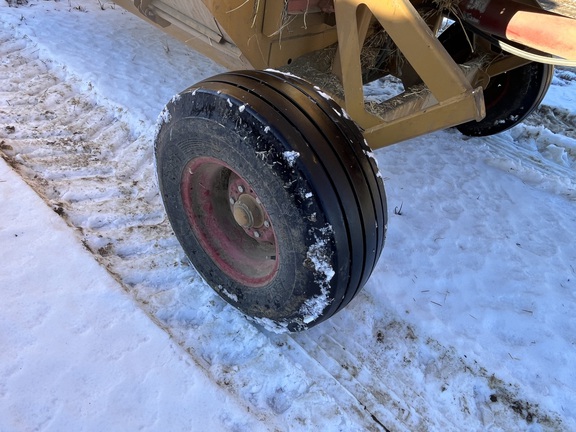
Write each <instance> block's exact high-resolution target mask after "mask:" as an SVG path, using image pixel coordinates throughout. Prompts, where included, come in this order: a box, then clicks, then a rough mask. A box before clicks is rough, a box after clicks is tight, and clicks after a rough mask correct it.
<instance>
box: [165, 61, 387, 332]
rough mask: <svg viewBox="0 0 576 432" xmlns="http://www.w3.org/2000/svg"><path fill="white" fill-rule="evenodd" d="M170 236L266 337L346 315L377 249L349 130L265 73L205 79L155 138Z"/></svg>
mask: <svg viewBox="0 0 576 432" xmlns="http://www.w3.org/2000/svg"><path fill="white" fill-rule="evenodd" d="M155 151H156V162H157V171H158V180H159V186H160V191H161V195H162V198H163V200H164V205H165V208H166V212H167V214H168V218H169V220H170V223H171V224H172V228H173V229H174V232H175V234H176V236H177V238H178V240H179V241H180V243H181V245H182V247H183V249H184V251H185V252H186V254H187V255H188V257H189V259H190V261H191V262H192V264H193V265H194V267H195V268H196V269H197V270H198V272H199V273H200V274H201V275H202V276H203V277H204V279H205V280H206V281H207V282H208V284H209V285H210V286H211V287H212V288H213V289H214V290H215V291H216V292H218V293H219V294H220V295H221V296H222V298H224V299H225V300H226V301H227V302H229V303H230V304H232V305H233V306H235V307H237V308H238V309H240V310H241V311H242V312H244V313H245V314H246V315H248V316H249V317H252V318H253V319H254V320H255V321H256V322H258V323H260V324H262V325H264V326H266V327H267V328H269V329H271V330H274V331H299V330H303V329H306V328H309V327H311V326H313V325H316V324H318V323H320V322H322V321H323V320H325V319H327V318H329V317H330V316H332V315H334V314H335V313H336V312H338V311H339V310H341V309H342V308H343V307H344V306H346V305H347V304H348V303H349V302H350V300H352V298H353V297H354V296H355V295H356V294H357V293H358V292H359V291H360V289H361V288H362V286H363V285H364V284H365V282H366V281H367V279H368V278H369V276H370V274H371V272H372V270H373V269H374V266H375V265H376V262H377V260H378V258H379V256H380V253H381V251H382V247H383V245H384V237H385V231H386V223H387V213H386V199H385V194H384V185H383V182H382V179H381V177H380V176H379V174H378V169H377V166H376V162H375V160H374V159H373V158H372V157H371V153H370V149H369V148H368V146H367V144H366V143H365V141H364V139H363V137H362V135H361V133H360V132H359V130H358V128H357V127H356V125H355V124H354V123H353V122H352V121H351V120H350V119H349V118H348V117H347V116H346V114H345V113H344V112H343V111H342V110H341V109H340V107H338V105H337V104H336V103H335V102H334V101H332V100H330V99H329V98H326V97H324V96H323V95H322V94H321V93H319V92H317V91H316V90H315V89H314V88H313V87H312V86H311V85H309V84H308V83H306V82H304V81H303V80H300V79H298V78H295V77H293V76H289V75H284V74H281V73H278V72H272V71H240V72H231V73H226V74H222V75H218V76H215V77H212V78H209V79H207V80H205V81H202V82H200V83H198V84H197V85H195V86H193V87H191V88H189V89H187V90H186V91H184V92H183V93H181V94H180V95H178V96H176V97H175V98H173V100H172V101H171V102H170V103H168V105H167V106H166V108H165V110H164V112H163V113H162V115H161V122H160V126H159V130H158V133H157V137H156V148H155Z"/></svg>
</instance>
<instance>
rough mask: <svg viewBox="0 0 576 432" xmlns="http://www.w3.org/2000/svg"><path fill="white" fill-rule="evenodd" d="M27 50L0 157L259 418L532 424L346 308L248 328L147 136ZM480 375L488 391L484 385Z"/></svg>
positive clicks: (395, 425)
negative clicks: (431, 393)
mask: <svg viewBox="0 0 576 432" xmlns="http://www.w3.org/2000/svg"><path fill="white" fill-rule="evenodd" d="M31 51H33V50H31V49H30V45H29V44H28V43H23V42H22V41H15V40H14V39H11V38H5V39H3V40H2V44H1V45H0V56H2V58H4V64H3V65H2V66H0V67H10V68H15V69H17V71H18V72H17V73H16V74H14V70H11V74H10V75H11V76H14V75H17V76H19V77H20V80H18V81H17V82H14V81H13V80H9V79H5V78H0V128H3V129H1V130H0V148H1V149H2V150H3V151H4V153H5V154H6V158H7V160H9V162H10V163H11V164H12V165H13V166H14V167H15V169H16V170H17V171H18V172H19V173H20V174H21V175H22V176H23V178H24V179H25V180H26V181H27V182H28V183H29V184H30V185H31V186H32V187H33V188H34V189H35V190H36V191H37V192H38V193H39V194H40V195H41V196H43V197H44V199H45V200H46V202H47V203H48V204H49V205H51V206H52V208H53V209H54V210H55V211H56V212H57V213H58V214H60V215H61V216H63V217H64V218H65V219H66V220H67V221H68V223H69V224H70V225H71V226H72V227H74V228H75V229H76V230H77V231H78V234H79V235H80V237H81V239H82V241H83V242H84V244H85V246H86V247H87V248H88V249H89V250H90V251H92V252H93V254H94V256H95V257H96V258H97V259H98V260H99V261H100V262H101V263H102V265H104V266H105V267H106V268H108V269H109V271H110V272H111V273H113V274H114V275H115V276H116V277H117V279H118V280H119V281H120V282H121V283H122V285H123V286H124V287H125V288H126V290H127V291H128V292H129V293H130V294H132V295H133V296H134V298H135V299H137V300H138V301H139V303H140V304H141V305H142V308H143V309H144V310H145V311H146V312H147V313H148V314H149V315H150V316H151V318H152V319H153V320H154V321H155V322H156V323H157V324H158V325H160V326H161V327H162V328H164V329H165V330H166V331H167V332H169V333H170V334H171V336H172V337H173V338H174V339H175V340H176V341H178V343H179V344H180V345H181V346H182V347H183V349H184V350H186V351H187V352H188V353H189V354H190V356H191V357H192V358H193V359H194V361H195V362H196V363H197V364H199V365H201V366H202V367H203V368H204V369H205V370H206V371H207V373H208V374H209V375H210V376H211V377H212V379H213V380H214V381H215V382H217V383H218V384H219V385H221V386H222V387H225V388H228V389H229V390H230V392H231V393H232V394H234V395H235V396H236V397H238V398H240V399H242V400H243V401H244V402H245V403H246V404H247V405H248V406H250V407H251V408H250V409H251V410H254V411H256V412H258V413H259V414H260V415H261V416H262V418H263V420H265V421H268V422H270V424H271V425H272V424H274V420H272V417H273V416H283V418H284V420H285V422H284V423H285V424H290V423H294V424H295V425H296V427H302V428H303V429H315V430H325V429H330V430H337V429H345V430H410V431H413V430H428V429H430V428H440V429H442V430H459V429H461V428H462V425H463V424H465V425H467V429H470V430H471V429H479V428H483V427H487V426H490V425H491V424H496V425H500V426H502V425H504V426H505V428H506V429H510V430H511V429H517V428H520V427H522V426H524V427H525V426H526V423H525V422H524V420H523V419H522V416H521V415H518V414H517V413H516V412H514V410H512V409H510V408H509V407H503V408H501V409H500V411H498V410H495V409H493V408H490V407H489V406H488V404H487V403H486V401H485V400H482V397H481V396H480V395H477V394H474V389H470V388H466V387H465V386H463V385H462V386H460V387H456V386H455V388H454V389H450V391H448V389H444V390H442V389H441V388H440V386H441V385H444V384H443V383H445V382H446V381H447V380H448V376H449V375H450V376H452V377H453V376H454V374H457V373H462V369H464V370H466V368H465V367H464V366H466V365H465V362H464V361H463V360H462V359H461V358H459V357H458V356H457V355H456V354H454V353H451V354H450V355H448V354H449V350H447V349H446V348H444V347H441V346H440V345H439V344H437V343H435V342H434V341H424V343H423V342H422V341H419V340H418V337H417V335H415V334H414V331H413V330H411V329H410V327H409V326H408V325H407V324H405V323H402V322H399V321H394V320H391V321H390V322H372V321H370V319H369V318H365V320H366V321H365V322H358V321H357V317H358V316H359V315H360V316H361V315H362V314H358V313H356V314H355V313H352V312H349V311H343V312H342V313H341V316H339V317H335V318H334V319H333V320H331V321H330V323H329V324H327V325H324V326H321V327H320V328H314V329H312V330H311V331H310V332H307V333H305V334H299V335H294V336H287V335H281V336H278V335H267V334H266V333H264V332H261V331H259V330H257V329H256V328H254V327H253V326H252V325H251V324H248V323H247V322H246V321H245V319H244V318H243V317H241V316H240V314H239V313H237V312H235V311H234V310H233V309H232V308H231V307H230V306H228V305H227V304H225V303H224V302H223V301H222V300H220V299H219V298H218V297H217V296H216V295H215V294H214V293H213V292H212V291H211V290H210V289H209V288H208V287H207V286H206V285H205V284H204V283H203V282H202V281H201V279H200V277H199V276H198V275H197V274H196V272H195V271H194V270H193V269H191V268H190V267H189V265H188V264H187V260H186V258H185V257H184V254H183V252H182V251H181V249H180V246H179V245H178V242H177V241H176V240H175V238H174V236H173V235H172V232H171V229H170V227H169V225H168V223H167V221H166V219H165V217H164V212H163V209H162V206H161V202H160V199H159V196H158V193H157V192H156V185H155V180H154V171H153V164H152V159H153V156H152V151H151V144H150V142H149V139H150V138H149V137H148V136H143V137H139V138H136V139H134V138H133V137H131V135H130V132H129V131H128V128H127V127H126V125H124V124H123V123H122V122H119V121H117V120H116V119H115V118H114V116H113V114H112V111H111V110H110V109H108V108H105V107H102V106H97V105H95V104H93V103H92V102H91V101H90V100H89V99H88V98H86V97H84V96H82V95H80V94H78V93H77V91H76V90H75V86H76V85H77V84H79V83H78V82H77V81H75V79H74V77H70V76H69V77H67V82H64V81H63V80H62V79H59V78H58V77H56V76H54V75H53V74H52V72H51V71H52V67H51V65H50V63H49V61H42V60H40V59H38V58H36V57H35V56H34V55H33V54H32V53H31ZM0 72H1V70H0ZM10 75H9V74H1V73H0V76H10ZM2 101H5V102H2ZM361 298H363V303H362V304H361V306H360V307H362V308H366V309H367V310H369V308H370V307H373V305H372V303H371V299H370V297H369V295H368V294H366V293H363V294H361ZM354 304H356V305H358V302H355V303H354ZM352 306H353V305H352ZM364 316H365V317H367V316H370V314H369V312H368V311H367V312H364ZM354 327H356V328H354ZM352 329H353V330H352ZM375 329H381V330H375ZM358 336H362V338H358ZM354 338H356V342H355V343H353V344H352V343H351V341H352V340H354ZM468 369H470V368H468ZM458 371H459V372H458ZM470 371H471V372H465V373H468V374H470V373H471V374H473V376H475V377H476V379H477V383H479V384H480V385H483V384H486V385H488V384H487V381H488V377H487V374H486V376H483V375H482V373H480V372H478V371H472V369H470ZM270 377H274V378H273V379H270ZM468 377H469V376H468ZM420 378H422V379H423V380H424V381H425V386H424V387H425V388H426V387H430V388H431V387H434V386H437V387H438V389H436V390H435V391H436V392H437V393H438V395H439V399H441V398H442V397H445V398H446V399H448V398H449V397H452V398H453V399H454V401H455V402H450V401H448V402H446V401H444V402H442V401H440V402H441V403H439V404H434V403H432V402H431V401H429V400H428V399H426V397H424V396H423V395H422V394H421V392H422V383H421V382H419V379H420ZM451 381H453V380H451ZM468 381H469V380H468ZM278 383H281V385H278ZM466 392H471V393H470V394H467V393H466ZM442 394H444V396H442ZM510 397H512V396H510ZM443 403H449V404H450V403H456V404H460V405H461V409H460V412H461V414H462V417H458V418H449V417H446V418H445V419H443V420H438V419H439V418H441V416H438V415H437V414H436V413H435V411H438V410H439V409H441V407H442V406H443V405H442V404H443ZM456 412H458V410H456ZM534 413H536V414H538V413H537V410H534ZM488 414H489V415H488ZM490 416H492V417H491V418H490ZM544 417H545V415H544V414H542V415H540V418H541V419H542V418H544ZM435 422H438V423H435Z"/></svg>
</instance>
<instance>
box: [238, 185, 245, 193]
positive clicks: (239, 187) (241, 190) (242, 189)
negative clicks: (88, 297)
mask: <svg viewBox="0 0 576 432" xmlns="http://www.w3.org/2000/svg"><path fill="white" fill-rule="evenodd" d="M238 192H240V193H242V192H244V186H242V185H238Z"/></svg>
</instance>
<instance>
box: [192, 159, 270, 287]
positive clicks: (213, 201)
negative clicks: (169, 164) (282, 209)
mask: <svg viewBox="0 0 576 432" xmlns="http://www.w3.org/2000/svg"><path fill="white" fill-rule="evenodd" d="M181 193H182V201H183V204H184V210H185V212H186V216H187V217H188V222H189V223H190V227H191V228H192V231H193V232H194V235H195V236H196V238H197V239H198V241H199V243H200V245H201V246H202V249H203V250H204V252H205V253H206V254H207V255H208V256H209V257H210V259H211V260H212V261H213V262H214V263H215V264H216V265H217V266H218V268H220V270H222V272H224V273H225V274H226V275H227V276H228V277H230V278H231V279H233V280H234V281H236V282H238V283H240V284H242V285H245V286H250V287H261V286H264V285H266V284H268V283H269V282H270V281H271V280H272V279H274V276H275V275H276V273H277V271H278V265H279V259H278V248H277V241H276V233H275V232H274V228H273V227H272V222H271V221H270V217H269V216H268V213H267V211H266V209H265V208H264V206H263V205H262V203H261V201H260V199H259V198H258V195H257V194H256V192H255V191H254V189H253V188H252V187H251V186H250V184H249V183H248V182H247V181H246V180H245V179H244V178H243V177H242V176H240V175H239V174H238V173H237V172H236V171H234V170H233V169H232V168H231V167H230V166H228V165H227V164H226V163H224V162H222V161H220V160H218V159H215V158H210V157H200V158H196V159H193V160H191V161H190V162H189V163H188V164H187V165H186V168H185V169H184V172H183V174H182V179H181Z"/></svg>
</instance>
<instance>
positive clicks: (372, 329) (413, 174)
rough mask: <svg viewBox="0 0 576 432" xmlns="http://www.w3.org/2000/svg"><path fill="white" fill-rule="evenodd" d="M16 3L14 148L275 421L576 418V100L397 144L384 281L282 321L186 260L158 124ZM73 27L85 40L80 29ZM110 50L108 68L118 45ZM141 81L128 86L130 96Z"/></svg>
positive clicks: (36, 178)
mask: <svg viewBox="0 0 576 432" xmlns="http://www.w3.org/2000/svg"><path fill="white" fill-rule="evenodd" d="M46 5H47V6H44V4H40V5H36V7H38V8H39V7H40V6H42V7H48V8H49V9H50V12H51V13H52V16H51V19H53V20H54V21H53V22H52V24H50V25H57V24H62V23H61V22H60V21H58V20H60V19H61V20H65V22H66V23H68V22H69V21H71V22H76V25H77V26H78V27H79V28H81V27H80V26H81V24H86V23H85V22H84V21H83V20H94V21H95V22H97V23H98V24H97V25H96V26H94V22H91V24H92V25H91V28H100V27H101V26H106V25H109V26H110V31H109V32H103V33H105V34H108V33H109V34H115V29H116V27H113V26H118V28H120V26H123V25H124V24H125V23H129V24H130V28H137V30H133V32H134V34H133V36H134V35H135V34H137V32H150V34H149V37H147V38H146V37H144V38H142V39H144V40H149V39H153V38H154V37H156V38H157V37H158V34H157V33H153V32H154V29H152V28H149V26H147V25H146V24H145V23H141V22H139V21H138V20H137V19H135V18H133V17H130V16H124V15H122V14H120V12H119V11H116V10H113V9H108V10H104V11H102V10H101V8H100V7H99V6H98V5H97V4H96V5H94V4H92V3H91V2H87V3H86V4H84V3H82V7H79V8H77V9H76V8H72V7H69V6H67V5H61V4H57V3H47V4H46ZM80 9H83V10H84V11H86V10H88V11H89V12H88V13H85V12H83V11H81V10H80ZM38 11H39V10H38ZM2 12H3V13H4V12H6V16H8V17H11V18H12V19H11V20H10V19H8V20H7V21H6V22H7V24H5V25H4V27H3V28H2V33H0V42H1V44H0V55H1V58H2V64H1V65H0V68H1V69H0V72H1V73H0V146H1V149H2V151H3V153H4V154H5V155H6V158H7V160H8V161H10V163H11V164H12V165H13V166H14V167H15V169H16V170H17V171H18V172H19V173H20V174H21V175H22V177H23V178H24V179H25V180H26V181H27V182H28V183H29V184H30V185H31V186H32V187H33V188H34V189H35V190H36V191H37V192H38V194H39V195H40V196H42V197H43V198H44V200H45V201H46V202H47V203H48V204H49V205H50V206H51V207H52V208H53V209H54V211H56V212H57V213H58V214H59V215H61V216H62V217H63V218H64V219H65V220H66V221H67V222H68V224H69V225H70V226H71V228H72V229H75V230H76V232H77V234H78V238H79V239H80V240H81V241H82V242H83V243H84V245H85V246H86V248H88V249H89V250H90V251H91V252H92V253H93V254H94V256H95V257H96V259H98V261H99V262H100V263H101V264H102V265H103V266H104V267H105V268H107V269H108V270H109V272H110V273H111V274H113V275H114V276H115V277H116V278H117V280H118V281H119V282H120V283H121V284H122V286H123V287H124V288H125V289H126V290H127V291H128V292H129V293H130V294H131V295H132V296H133V298H134V299H135V301H136V302H137V303H138V304H139V305H140V307H141V308H142V309H143V310H144V311H145V312H146V313H147V314H148V315H149V316H150V318H151V319H152V320H154V321H155V322H156V323H157V325H158V326H159V327H160V328H162V329H164V330H165V331H166V332H167V333H168V334H170V335H171V336H172V338H173V339H174V340H175V341H177V343H178V344H179V345H180V346H181V347H182V348H183V349H184V350H185V351H186V352H187V353H188V355H190V356H191V358H192V359H193V360H194V362H195V363H196V364H198V365H201V367H202V368H204V369H205V370H206V371H207V373H208V374H209V376H210V377H211V379H212V380H213V381H214V382H216V383H218V384H219V385H220V386H221V387H222V388H224V389H226V391H228V392H230V393H231V394H233V395H235V396H236V397H238V398H240V399H241V400H242V401H244V402H245V403H246V404H247V405H249V406H250V409H251V410H252V411H253V412H255V413H257V415H259V416H260V418H261V419H262V421H263V422H264V423H266V422H267V421H269V420H267V419H271V418H275V419H276V421H277V422H278V424H280V425H283V426H281V427H282V428H283V429H292V430H327V431H332V430H334V431H335V430H346V431H349V430H407V431H414V430H485V429H489V428H494V429H496V430H498V429H502V430H525V429H528V428H533V429H534V430H538V429H540V428H542V429H545V430H548V429H549V430H563V429H565V430H569V429H571V428H573V427H574V425H575V420H574V406H575V403H576V398H575V396H574V390H573V383H574V382H575V375H574V372H573V370H572V367H571V364H573V362H574V360H576V354H575V352H574V351H575V346H574V344H575V339H574V334H576V328H574V321H573V320H572V319H571V317H572V316H573V315H574V313H575V312H576V306H575V303H576V299H575V297H576V296H575V295H574V293H575V288H574V286H575V285H574V282H573V280H574V278H576V271H575V270H574V267H573V265H572V263H574V262H576V254H575V250H576V248H575V247H574V246H573V245H572V243H573V242H572V233H573V232H575V230H576V222H575V220H574V215H575V214H576V212H574V210H575V205H574V201H575V199H576V195H575V192H574V171H573V163H574V156H575V152H574V148H575V147H574V145H575V140H574V113H572V112H570V111H567V110H563V109H561V108H560V107H551V106H545V107H543V109H541V110H540V113H541V115H540V116H539V117H538V116H537V117H533V119H531V120H529V122H528V126H522V127H520V128H517V129H516V130H514V131H513V132H510V133H506V134H504V135H503V136H501V137H494V138H490V139H482V140H465V139H463V138H462V137H461V136H460V135H458V134H457V133H456V132H455V131H447V132H442V133H439V134H435V135H433V136H429V137H423V138H421V139H419V140H413V141H412V142H409V143H404V144H401V145H400V146H397V147H394V148H393V149H387V150H383V151H381V152H379V153H378V157H379V160H380V164H381V168H382V171H383V173H384V175H385V177H388V182H387V187H388V192H389V199H390V207H391V223H390V232H389V237H388V242H387V246H386V249H385V253H384V254H383V257H382V261H381V263H380V266H379V268H378V269H377V271H376V272H375V275H374V276H373V278H372V280H371V282H370V283H369V284H368V286H367V287H366V289H365V291H364V292H363V293H362V294H361V295H360V296H359V298H358V299H357V300H355V301H354V302H353V304H352V305H351V306H350V307H349V308H348V309H347V310H345V311H343V312H342V313H341V314H339V315H338V316H337V317H335V318H334V319H332V320H330V321H329V322H327V323H325V324H323V325H321V326H319V327H317V328H315V329H313V330H311V331H309V332H306V333H303V334H298V335H293V336H288V335H280V336H279V335H273V334H268V333H266V332H265V331H263V330H261V329H258V328H256V327H254V326H252V325H251V324H250V323H248V322H247V321H246V320H245V318H244V317H242V316H241V315H240V314H239V313H238V312H236V311H235V310H234V309H232V308H231V307H229V306H228V305H226V303H224V302H223V301H222V300H220V299H219V298H218V297H217V296H216V295H214V294H213V293H212V291H211V290H210V288H209V287H207V286H206V285H205V284H204V283H203V282H202V281H201V279H200V278H199V276H198V275H197V274H196V273H195V271H194V270H193V269H192V268H191V267H189V265H188V264H187V262H186V260H185V257H184V255H183V253H182V251H181V249H180V247H179V245H178V244H177V242H176V240H175V239H174V237H173V235H172V234H171V230H170V227H169V226H168V224H167V222H166V220H165V216H164V212H163V210H162V207H161V203H160V200H159V196H158V193H157V188H156V185H155V181H154V176H155V174H154V170H153V157H152V151H151V149H152V145H151V136H152V130H153V125H152V124H150V125H149V126H150V127H142V128H140V129H138V128H137V127H134V123H137V122H138V121H137V120H132V118H131V116H132V114H131V112H130V110H131V109H132V107H128V111H127V109H126V108H120V107H119V106H117V108H114V103H115V101H116V99H115V95H114V94H113V93H109V94H106V89H105V88H96V89H94V88H93V86H94V84H92V82H86V81H85V80H83V79H81V78H79V76H78V75H76V71H75V70H70V71H68V70H64V72H62V70H63V68H64V65H63V64H61V63H59V62H58V60H57V56H54V57H56V59H53V58H51V57H50V56H47V55H46V53H45V52H44V51H43V50H42V49H41V48H42V46H43V45H42V43H45V42H42V41H41V40H42V38H41V37H39V39H40V40H38V39H35V38H34V37H33V36H27V34H28V33H30V34H36V33H40V34H41V33H42V31H45V30H43V29H42V28H41V27H40V24H42V25H43V26H46V25H47V24H46V23H47V22H50V21H49V20H48V18H46V17H43V18H42V20H40V18H38V17H39V15H36V14H34V13H33V12H31V11H30V9H24V8H19V9H18V10H17V11H16V10H15V9H7V8H6V7H5V6H4V7H3V8H2ZM104 13H107V14H109V15H107V16H104V15H103V14H104ZM65 14H66V15H65ZM99 14H100V15H99ZM110 14H114V15H113V17H114V19H111V18H110ZM20 16H22V17H24V19H20V20H19V17H20ZM61 17H62V18H61ZM34 20H38V21H37V23H38V24H36V27H35V24H34V22H35V21H34ZM98 20H100V21H98ZM18 21H20V22H25V24H24V25H22V24H21V23H18ZM10 23H12V24H10ZM140 26H141V27H140ZM59 28H64V29H67V31H68V32H70V35H69V36H68V37H67V38H66V36H61V37H63V38H65V39H67V40H69V41H73V40H77V38H76V37H75V35H74V31H81V30H74V26H72V25H70V24H68V26H64V25H59ZM30 30H32V31H30ZM27 32H28V33H27ZM108 37H109V42H108V43H109V44H110V47H112V46H113V41H114V38H113V37H111V36H108ZM134 38H135V36H134ZM51 43H53V42H51ZM72 45H74V44H72ZM80 48H81V47H80ZM110 49H112V48H110ZM38 50H40V54H38ZM67 50H73V46H72V48H71V47H67ZM48 51H50V49H48ZM164 51H165V52H164V55H168V54H169V50H167V49H164ZM83 53H85V49H80V50H79V51H78V52H76V55H82V54H83ZM156 54H162V51H161V52H160V53H156ZM91 55H92V56H94V57H96V58H93V60H92V61H93V62H92V64H94V63H98V58H99V56H103V58H105V56H106V54H105V53H101V54H98V53H96V52H92V53H91ZM120 57H122V56H120ZM124 57H125V58H130V55H125V56H124ZM150 67H151V65H150V64H146V65H144V66H142V68H143V69H142V74H144V70H146V69H147V68H150ZM179 67H180V68H184V66H179ZM187 67H189V64H188V65H186V68H187ZM175 68H176V67H175ZM127 69H128V68H127ZM82 72H83V71H78V73H79V74H81V73H82ZM100 72H103V71H100ZM177 72H178V70H175V71H172V73H175V74H176V73H177ZM159 73H160V72H159ZM161 73H170V71H168V72H166V71H161ZM189 73H191V74H193V72H189ZM135 75H138V74H137V73H135ZM143 76H144V75H143ZM193 78H194V77H192V78H190V83H192V82H193V81H195V80H196V79H193ZM197 78H198V79H199V78H201V77H200V76H199V75H198V76H197ZM575 80H576V75H575V74H574V73H573V72H571V71H562V72H560V73H559V74H557V78H556V80H555V83H556V85H557V86H560V83H564V84H565V86H566V87H568V88H571V89H572V90H571V91H572V94H574V84H572V83H573V82H574V81H575ZM190 83H189V84H190ZM130 91H131V90H126V91H123V92H119V94H118V95H117V97H118V99H122V100H121V103H122V104H125V103H126V101H130V97H129V95H130ZM127 95H128V97H127ZM132 96H133V97H134V98H137V94H134V93H133V94H132ZM96 98H100V99H103V103H101V104H98V103H97V102H96ZM119 104H120V101H119ZM133 108H134V111H135V112H138V113H142V112H145V111H146V109H141V105H138V104H137V103H135V104H134V107H133ZM158 111H159V110H158ZM550 113H552V114H553V115H550ZM132 117H135V115H134V116H132ZM144 117H146V116H145V115H144ZM129 121H131V123H128V122H129ZM148 121H149V122H150V123H152V122H153V120H152V119H150V118H148ZM530 122H532V125H533V126H531V125H530ZM541 124H545V125H546V128H544V127H542V126H541ZM145 126H146V125H145ZM570 128H572V130H570ZM135 132H137V133H135ZM459 167H466V168H465V169H458V168H459ZM490 176H491V177H494V178H495V179H494V180H492V181H490V180H485V179H484V178H485V177H490ZM431 196H432V197H431ZM526 200H529V202H530V203H532V202H534V203H535V204H534V206H532V204H528V205H527V204H526V203H525V201H526ZM394 207H396V209H395V210H396V211H394V212H393V211H392V210H393V209H394ZM467 229H469V230H470V231H466V230H467ZM552 282H554V284H553V283H552ZM70 283H73V281H70ZM488 285H495V286H488ZM482 290H483V291H484V292H485V293H486V294H483V295H482V294H478V291H482ZM558 302H560V303H558ZM560 304H561V305H562V306H560ZM450 315H455V316H456V318H450V317H449V316H450ZM528 331H529V332H531V333H528ZM494 334H495V335H494ZM441 337H443V339H442V340H441ZM492 344H493V345H492ZM538 353H541V354H540V356H541V357H543V358H541V357H539V355H538ZM547 357H552V358H547ZM550 366H553V367H554V370H547V369H548V368H550ZM268 427H269V428H270V429H271V430H273V429H274V428H275V427H276V425H274V424H273V422H271V421H269V423H268ZM158 430H160V429H158Z"/></svg>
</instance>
